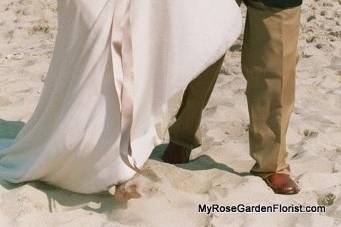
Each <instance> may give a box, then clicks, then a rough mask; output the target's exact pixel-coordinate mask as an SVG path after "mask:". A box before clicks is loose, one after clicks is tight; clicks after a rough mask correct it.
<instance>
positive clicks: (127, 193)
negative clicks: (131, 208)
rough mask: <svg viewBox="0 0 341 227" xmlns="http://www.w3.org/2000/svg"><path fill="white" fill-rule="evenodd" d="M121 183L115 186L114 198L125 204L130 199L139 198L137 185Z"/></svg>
mask: <svg viewBox="0 0 341 227" xmlns="http://www.w3.org/2000/svg"><path fill="white" fill-rule="evenodd" d="M128 183H129V182H127V183H122V184H119V185H116V186H115V192H114V197H115V199H116V200H117V201H119V202H125V201H128V200H130V199H138V198H140V197H141V194H140V193H139V191H138V185H137V184H135V183H133V184H128Z"/></svg>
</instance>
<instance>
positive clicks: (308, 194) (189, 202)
mask: <svg viewBox="0 0 341 227" xmlns="http://www.w3.org/2000/svg"><path fill="white" fill-rule="evenodd" d="M0 12H1V13H0V83H1V86H0V119H2V121H0V138H3V139H2V140H1V141H0V143H1V144H5V143H6V142H8V141H7V138H8V137H11V136H13V134H14V135H15V133H16V131H17V130H18V129H19V128H20V126H21V125H22V123H20V122H26V121H27V119H29V117H30V114H31V113H32V111H33V110H34V107H35V105H36V104H37V101H38V98H39V95H40V92H41V89H42V86H43V80H44V75H45V74H46V71H47V69H48V64H49V60H50V58H51V54H52V51H53V42H54V36H55V33H56V18H55V12H56V3H55V1H51V0H44V1H43V0H2V1H1V2H0ZM340 24H341V1H340V0H319V1H315V0H306V1H305V4H304V7H303V15H302V35H301V42H300V53H301V59H300V63H299V66H298V70H297V71H298V75H297V95H296V97H297V102H296V109H295V112H294V114H293V118H292V121H291V125H290V129H289V134H288V139H289V151H290V158H289V161H290V164H291V168H292V171H293V174H294V176H295V177H296V179H297V180H298V182H299V184H300V185H301V187H302V191H301V193H300V194H298V195H294V196H280V195H275V194H274V193H273V192H272V191H271V190H270V189H269V188H268V187H266V185H265V183H264V182H263V181H262V180H261V179H260V178H257V177H253V176H249V175H247V172H248V171H249V169H250V167H251V166H252V164H253V160H252V159H251V158H250V156H249V154H248V136H247V127H248V114H247V106H246V99H245V96H244V90H245V81H244V79H243V76H242V74H241V70H240V48H239V45H240V40H239V41H238V42H237V44H236V45H235V46H234V48H233V49H234V51H232V52H230V53H229V54H228V57H227V59H226V63H225V66H224V70H223V72H224V73H223V74H221V76H220V78H219V80H218V84H217V85H216V89H215V91H214V94H213V97H212V99H211V101H210V103H209V104H208V108H207V109H206V111H205V113H204V119H203V127H202V128H203V135H204V144H203V146H202V147H201V148H200V149H197V150H195V152H193V155H192V158H193V159H194V158H197V157H199V156H200V158H198V159H197V160H196V161H193V162H191V163H190V164H187V165H179V166H177V167H176V166H173V165H169V164H165V163H162V162H159V161H157V160H150V161H149V162H148V163H147V165H146V168H148V169H149V177H148V178H147V179H146V178H144V177H138V178H137V179H136V180H138V181H140V182H142V183H144V184H145V185H148V186H146V187H144V188H145V189H146V190H145V191H144V192H143V196H142V198H140V199H136V200H130V201H129V202H128V203H127V204H119V203H117V202H115V201H114V199H113V198H112V196H109V195H92V196H87V195H79V194H74V193H71V192H66V191H63V190H60V189H58V188H55V187H51V186H47V185H44V184H41V183H37V182H34V183H30V184H23V185H19V186H18V185H16V186H14V185H10V184H8V183H5V182H2V183H1V184H0V226H1V227H2V226H4V227H6V226H25V227H26V226H83V227H85V226H106V227H107V226H186V227H187V226H195V227H196V226H231V227H235V226H243V227H257V226H262V227H264V226H265V227H266V226H269V227H270V226H271V227H273V226H276V227H277V226H278V227H288V226H297V227H302V226H311V227H315V226H316V227H317V226H325V227H329V226H341V25H340ZM8 121H13V122H8ZM154 156H158V152H157V151H156V152H155V154H154ZM240 173H242V174H240ZM243 173H245V174H243ZM155 175H156V176H155ZM243 175H245V176H243ZM328 193H332V194H333V195H330V197H331V198H333V197H335V198H334V200H333V199H332V201H333V204H332V205H331V206H328V207H327V212H326V213H325V214H309V213H306V214H302V213H301V214H297V213H295V214H284V213H273V214H270V213H267V214H246V213H234V214H213V215H204V214H199V213H198V212H197V210H198V203H200V202H202V203H205V202H206V203H218V204H221V205H231V204H238V203H244V204H253V205H257V204H263V205H266V204H274V203H282V204H303V205H316V204H317V201H320V200H321V198H324V196H325V195H327V194H328Z"/></svg>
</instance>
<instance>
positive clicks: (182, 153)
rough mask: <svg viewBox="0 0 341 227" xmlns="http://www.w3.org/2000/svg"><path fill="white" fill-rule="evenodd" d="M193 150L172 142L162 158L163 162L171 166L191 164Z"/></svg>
mask: <svg viewBox="0 0 341 227" xmlns="http://www.w3.org/2000/svg"><path fill="white" fill-rule="evenodd" d="M190 155H191V150H190V149H188V148H185V147H183V146H180V145H178V144H175V143H173V142H170V143H169V144H168V146H167V148H166V150H165V152H164V154H163V156H162V160H163V161H165V162H167V163H170V164H184V163H187V162H189V157H190Z"/></svg>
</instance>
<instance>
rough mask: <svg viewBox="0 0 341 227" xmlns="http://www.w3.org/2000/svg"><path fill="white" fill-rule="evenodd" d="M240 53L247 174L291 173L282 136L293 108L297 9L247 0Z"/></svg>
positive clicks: (297, 23)
mask: <svg viewBox="0 0 341 227" xmlns="http://www.w3.org/2000/svg"><path fill="white" fill-rule="evenodd" d="M246 4H247V7H248V12H247V19H246V26H245V34H244V44H243V53H242V69H243V74H244V76H245V78H246V80H247V82H248V83H247V91H246V95H247V100H248V107H249V115H250V131H249V137H250V154H251V156H252V157H253V158H254V159H255V160H256V163H255V165H254V166H253V168H252V170H251V172H252V173H253V174H255V175H258V176H261V177H263V178H264V179H266V178H267V177H269V176H270V175H272V174H273V173H284V174H289V173H290V170H289V165H288V164H287V161H286V158H287V150H286V134H287V129H288V123H289V119H290V115H291V113H292V111H293V107H294V97H295V71H296V64H297V59H298V55H297V45H298V36H299V27H300V26H299V22H300V7H294V8H288V9H279V8H271V7H267V6H265V5H264V4H263V3H262V2H261V1H257V0H247V1H246Z"/></svg>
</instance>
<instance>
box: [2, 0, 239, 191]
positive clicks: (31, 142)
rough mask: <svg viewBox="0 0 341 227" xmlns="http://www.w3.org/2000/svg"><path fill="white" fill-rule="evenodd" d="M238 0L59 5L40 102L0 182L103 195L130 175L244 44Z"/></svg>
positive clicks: (62, 0) (10, 150) (6, 159)
mask: <svg viewBox="0 0 341 227" xmlns="http://www.w3.org/2000/svg"><path fill="white" fill-rule="evenodd" d="M240 29H241V16H240V12H239V8H238V6H237V5H236V3H235V1H234V0H231V1H229V0H212V1H207V0H186V1H184V0H138V1H137V0H98V1H96V3H94V1H92V0H59V1H58V34H57V38H56V45H55V49H54V54H53V58H52V61H51V64H50V68H49V71H48V73H47V77H46V80H45V85H44V88H43V91H42V94H41V97H40V100H39V103H38V105H37V107H36V109H35V111H34V113H33V114H32V117H31V118H30V120H29V121H28V122H27V124H26V125H25V126H24V128H23V129H22V130H21V131H20V132H19V134H18V135H17V137H16V139H15V143H14V144H12V145H11V146H9V147H7V148H4V149H1V150H0V178H1V179H4V180H7V181H10V182H14V183H17V182H25V181H31V180H41V181H45V182H47V183H50V184H53V185H57V186H59V187H62V188H65V189H68V190H71V191H75V192H80V193H95V192H100V191H104V190H107V189H108V188H109V187H110V186H112V185H114V184H118V183H121V182H124V181H126V180H128V179H129V178H131V177H132V176H133V175H134V174H135V173H136V171H138V168H141V167H142V166H143V164H144V163H145V162H146V161H147V159H148V157H149V156H150V154H151V152H152V150H153V148H154V146H155V145H157V144H158V143H159V142H160V135H159V134H158V131H157V125H158V124H159V123H160V122H162V121H164V120H165V119H166V118H165V116H170V117H172V115H174V114H175V113H176V105H175V106H174V103H175V104H177V102H173V101H174V100H178V101H181V100H180V99H178V98H177V97H181V94H182V92H183V91H184V89H185V88H186V86H187V84H188V83H189V82H190V81H191V80H193V79H194V78H195V77H196V76H197V75H199V74H200V73H201V72H202V71H203V70H204V69H205V68H206V67H208V66H209V65H210V64H212V63H213V62H215V61H216V60H217V59H218V58H219V57H221V56H222V55H223V54H224V52H225V51H226V49H227V48H228V47H229V46H230V45H231V44H232V42H233V41H234V40H235V39H236V38H237V36H238V35H239V32H240Z"/></svg>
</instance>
